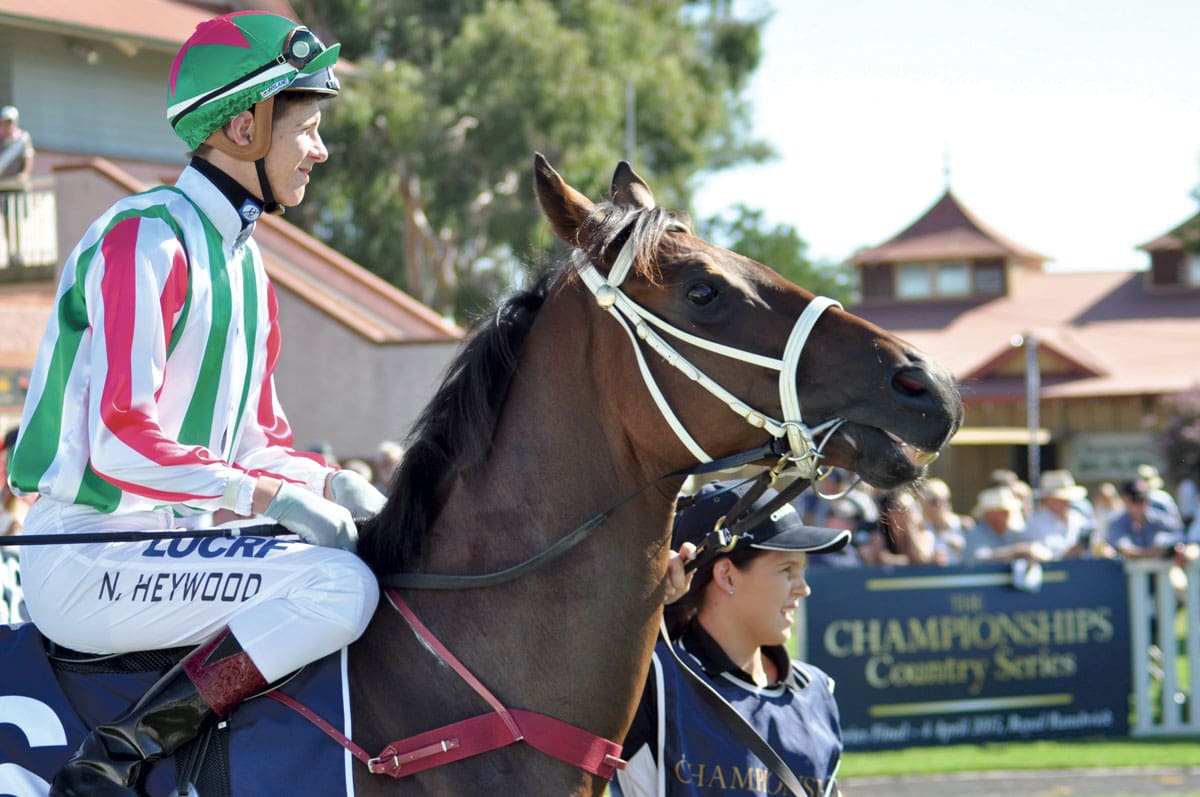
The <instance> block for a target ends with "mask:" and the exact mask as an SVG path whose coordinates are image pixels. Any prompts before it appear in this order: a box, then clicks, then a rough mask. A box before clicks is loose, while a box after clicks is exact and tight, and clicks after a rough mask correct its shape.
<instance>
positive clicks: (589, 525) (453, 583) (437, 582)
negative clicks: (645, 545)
mask: <svg viewBox="0 0 1200 797" xmlns="http://www.w3.org/2000/svg"><path fill="white" fill-rule="evenodd" d="M779 449H780V443H779V440H778V439H776V438H773V439H772V440H770V441H768V442H767V443H766V444H764V445H762V446H759V447H758V448H752V449H749V450H747V451H743V452H741V453H740V454H732V455H730V456H728V457H722V458H721V459H718V460H710V461H709V462H706V463H704V464H702V465H700V466H696V467H690V468H680V469H679V470H675V471H671V472H670V473H667V474H665V475H663V476H659V477H658V478H657V479H654V480H653V481H649V482H646V483H645V484H643V485H642V486H641V487H639V488H637V489H636V490H634V491H633V492H631V493H629V494H627V495H626V496H624V497H623V498H621V499H620V500H618V501H617V502H616V503H615V504H613V505H611V506H610V507H608V508H607V509H605V510H604V511H602V512H598V513H597V514H595V515H592V516H591V517H590V518H588V519H587V520H585V521H584V522H583V523H581V524H579V525H578V526H576V527H575V528H574V529H573V530H572V531H571V532H570V533H569V534H567V535H566V536H565V537H562V538H560V539H559V540H558V541H557V542H555V543H554V544H553V545H551V546H550V547H548V548H543V549H542V550H541V551H539V552H538V553H536V554H534V555H533V556H531V557H529V558H528V559H526V560H525V561H523V562H520V563H518V564H515V565H513V566H512V567H507V568H504V569H502V570H494V571H492V572H490V573H480V574H452V573H413V572H408V573H383V574H380V575H379V583H380V584H381V585H383V586H385V587H398V588H402V589H435V590H458V589H479V588H482V587H493V586H495V585H497V584H504V583H506V582H508V581H513V580H515V579H518V578H520V577H521V576H524V575H527V574H528V573H532V572H533V571H535V570H537V569H538V568H540V567H543V566H545V565H548V564H550V563H551V562H553V561H555V560H556V559H558V558H559V557H561V556H562V555H563V554H565V553H566V552H567V551H569V550H571V549H572V548H574V547H575V546H577V545H579V543H581V542H583V541H584V540H586V539H587V538H588V537H590V536H592V534H594V533H595V532H596V531H598V530H599V529H600V527H601V526H603V525H604V524H605V523H606V522H607V521H608V519H609V518H610V517H612V514H613V513H614V512H616V511H617V510H618V509H620V508H621V507H622V506H624V505H625V504H627V503H629V502H630V501H632V500H633V499H634V498H636V497H638V496H639V495H641V494H642V493H644V492H645V491H646V490H648V489H650V488H651V487H653V486H655V485H657V484H659V483H660V482H663V481H666V480H667V479H672V478H678V477H681V476H690V475H700V474H704V473H713V472H715V471H718V470H724V469H726V468H735V467H740V466H742V465H746V464H749V463H751V462H758V461H759V460H762V459H769V458H772V457H780V458H781V459H780V462H781V463H786V462H788V461H789V460H788V458H787V457H786V456H784V455H782V454H781V453H780V450H779ZM777 467H778V466H777ZM771 472H774V471H771ZM764 475H766V474H764ZM760 478H761V477H760ZM800 481H803V480H800V479H798V480H797V482H800ZM804 484H805V485H807V484H808V482H807V481H804ZM764 487H765V485H764ZM800 489H801V490H803V489H804V488H803V486H802V487H801V488H800ZM759 492H760V493H761V490H760V491H759ZM798 493H799V491H797V492H796V494H798ZM791 497H794V495H791V494H789V497H788V498H787V500H790V499H791ZM780 505H782V501H778V502H773V505H772V507H771V511H772V512H773V511H775V509H777V508H778V507H779V506H780Z"/></svg>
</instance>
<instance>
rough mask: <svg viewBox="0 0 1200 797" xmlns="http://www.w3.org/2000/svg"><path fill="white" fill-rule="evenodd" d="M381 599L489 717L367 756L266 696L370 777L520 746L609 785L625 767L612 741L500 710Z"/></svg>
mask: <svg viewBox="0 0 1200 797" xmlns="http://www.w3.org/2000/svg"><path fill="white" fill-rule="evenodd" d="M386 594H387V597H388V600H389V601H390V602H391V604H392V606H393V607H395V609H396V611H398V612H400V614H401V615H402V616H403V617H404V619H405V620H406V621H407V622H408V624H409V625H410V626H412V629H413V631H415V632H416V633H417V635H418V636H420V637H421V639H422V640H423V641H424V642H425V643H426V644H427V645H428V646H429V647H430V648H431V649H432V650H433V651H434V652H436V653H437V655H438V657H439V658H441V659H442V661H444V662H446V664H448V665H450V667H452V668H453V669H454V671H455V672H457V673H458V675H459V677H460V678H462V679H463V680H464V681H466V682H467V683H468V684H470V685H471V688H472V689H474V690H475V691H476V692H477V693H478V694H479V695H480V697H482V698H483V699H484V700H486V701H487V703H488V705H490V706H491V707H492V709H493V711H492V713H490V714H482V715H480V716H478V717H472V718H471V719H467V720H462V721H461V722H455V723H452V724H450V725H444V726H442V727H441V728H435V729H433V730H430V731H425V732H424V733H420V734H417V735H416V736H410V737H408V738H407V739H401V740H399V741H395V742H392V743H391V744H389V745H388V746H387V747H385V748H383V750H382V751H381V752H380V753H379V755H377V756H371V755H370V754H369V753H367V751H366V750H363V749H362V748H361V747H359V746H358V745H356V744H355V743H354V742H353V741H351V740H350V739H348V738H346V736H345V735H344V734H343V733H342V732H341V731H339V730H338V729H337V728H335V727H333V725H331V724H330V723H329V722H327V721H326V720H325V719H324V718H322V717H320V716H318V715H317V714H316V712H314V711H313V710H312V709H310V708H308V707H307V706H305V705H304V704H302V703H300V702H299V701H297V700H295V699H294V698H292V697H290V696H289V695H285V694H283V693H281V692H278V691H274V692H270V693H268V696H269V697H272V698H274V699H275V700H278V701H279V702H280V703H283V704H284V705H285V706H287V707H289V708H291V709H292V710H293V711H295V712H297V713H298V714H300V716H302V717H304V718H305V719H307V720H308V721H309V722H311V723H312V724H313V725H316V726H317V727H318V728H320V729H321V730H322V731H324V732H325V734H326V735H327V736H329V737H330V738H331V739H333V740H334V741H335V742H337V743H338V744H340V745H341V746H342V747H344V748H345V749H347V750H349V751H350V753H351V754H352V755H353V756H354V757H355V758H357V759H358V760H359V761H362V762H363V763H364V764H366V765H367V768H368V769H369V770H370V771H371V773H372V774H376V775H388V776H390V777H393V778H402V777H404V776H405V775H412V774H415V773H417V772H421V771H423V770H426V769H432V768H433V767H437V766H441V765H442V764H449V763H451V762H453V761H459V760H461V759H463V758H469V757H470V756H473V755H479V754H480V753H486V752H488V751H489V750H496V749H498V748H500V747H504V746H506V745H510V744H513V743H514V742H520V741H524V742H525V743H527V744H529V745H530V746H532V747H534V748H535V749H537V750H540V751H541V752H543V753H545V754H546V755H550V756H553V757H555V758H557V759H559V760H561V761H565V762H567V763H568V764H571V765H573V766H577V767H579V768H580V769H582V770H584V771H585V772H590V773H592V774H593V775H598V776H600V777H602V778H604V779H605V780H612V777H613V775H614V774H616V771H617V770H618V769H624V768H625V762H624V761H623V760H622V759H621V745H619V744H617V743H616V742H613V741H610V740H608V739H605V738H603V737H600V736H597V735H596V734H594V733H591V732H590V731H585V730H583V729H582V728H577V727H575V726H574V725H569V724H567V723H565V722H563V721H562V720H557V719H555V718H554V717H548V716H546V715H545V714H539V713H538V712H536V711H524V710H522V709H509V708H506V707H505V706H504V704H503V703H501V702H500V701H499V700H498V699H497V698H496V696H495V695H493V694H492V693H491V692H490V691H488V689H487V687H485V686H484V685H483V684H482V683H481V682H480V681H479V679H478V678H476V677H475V676H474V675H473V674H472V673H471V671H470V670H468V669H467V668H466V667H465V666H464V665H463V663H462V662H461V661H459V660H458V659H457V658H456V657H455V656H454V654H453V653H451V652H450V651H449V649H447V648H446V646H445V645H443V644H442V643H441V641H440V640H438V638H437V637H435V636H434V635H433V634H432V633H431V632H430V631H429V629H428V628H426V627H425V624H424V623H422V622H421V621H420V619H419V618H418V617H417V616H416V615H415V614H414V613H413V611H412V609H411V608H409V606H408V604H407V603H405V602H404V600H403V599H401V597H400V595H399V594H397V592H396V591H395V590H393V589H388V590H386Z"/></svg>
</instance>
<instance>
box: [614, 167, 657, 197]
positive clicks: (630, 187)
mask: <svg viewBox="0 0 1200 797" xmlns="http://www.w3.org/2000/svg"><path fill="white" fill-rule="evenodd" d="M612 201H613V204H614V205H619V206H622V207H635V208H652V207H654V192H653V191H651V190H650V186H648V185H646V181H645V180H643V179H642V178H641V177H638V175H637V172H635V171H634V170H633V167H632V166H630V165H629V162H628V161H621V162H620V163H618V164H617V168H616V170H615V171H614V172H613V179H612Z"/></svg>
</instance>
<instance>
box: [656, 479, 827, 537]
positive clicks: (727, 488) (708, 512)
mask: <svg viewBox="0 0 1200 797" xmlns="http://www.w3.org/2000/svg"><path fill="white" fill-rule="evenodd" d="M752 486H753V482H741V483H734V482H713V483H712V484H706V485H705V486H704V487H702V488H701V489H700V491H699V492H698V493H696V495H695V497H694V503H692V505H691V506H689V507H687V508H685V509H684V510H683V511H681V512H680V513H679V514H678V515H676V516H675V530H674V532H673V533H672V535H671V547H672V548H674V549H676V550H678V549H679V546H680V545H682V544H683V543H685V542H691V543H694V544H696V545H697V546H699V545H700V544H701V543H702V542H704V538H705V537H707V536H708V534H709V533H710V532H712V531H713V530H714V529H716V527H717V523H718V521H720V519H721V518H723V517H725V515H726V514H727V513H728V512H729V510H730V509H732V508H733V506H734V504H736V503H737V502H738V500H740V499H741V497H742V496H743V495H745V494H746V492H747V491H748V490H749V489H750V488H751V487H752ZM776 495H778V493H777V492H776V491H775V490H773V489H771V488H768V489H767V490H766V491H765V492H763V494H762V496H760V497H759V499H758V500H757V501H755V502H754V504H753V507H752V509H757V508H759V507H761V506H764V505H765V504H767V503H768V502H769V501H770V500H771V499H773V498H774V497H775V496H776ZM733 520H734V518H728V519H727V520H726V522H725V523H724V524H722V525H723V526H725V525H729V524H731V523H732V522H733ZM850 537H851V534H850V532H849V531H848V530H846V529H826V528H821V527H819V526H806V525H804V522H803V521H802V520H801V519H800V515H799V513H798V512H796V509H795V507H793V506H792V505H791V504H790V503H787V504H784V505H783V506H781V507H779V508H778V509H776V510H775V511H774V512H772V513H771V515H770V516H769V517H767V518H766V519H764V520H763V521H762V522H761V523H759V524H758V526H757V527H755V528H753V529H750V530H749V532H748V533H746V534H743V535H741V536H740V537H738V539H737V541H736V542H735V543H734V545H733V547H732V548H731V549H730V550H731V551H732V550H736V549H739V548H746V547H749V548H758V549H761V550H765V551H804V552H805V553H833V552H834V551H840V550H841V549H842V548H844V547H846V543H848V542H850ZM728 552H729V551H725V553H728Z"/></svg>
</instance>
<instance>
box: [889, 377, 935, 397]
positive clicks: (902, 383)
mask: <svg viewBox="0 0 1200 797" xmlns="http://www.w3.org/2000/svg"><path fill="white" fill-rule="evenodd" d="M892 384H893V385H895V387H896V390H898V391H899V392H900V393H902V394H904V395H905V396H910V397H916V396H923V395H925V394H926V393H927V392H928V389H927V388H926V385H925V382H923V381H921V380H919V379H917V378H915V377H914V376H912V375H909V374H903V373H900V374H896V376H895V377H894V378H893V379H892Z"/></svg>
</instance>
